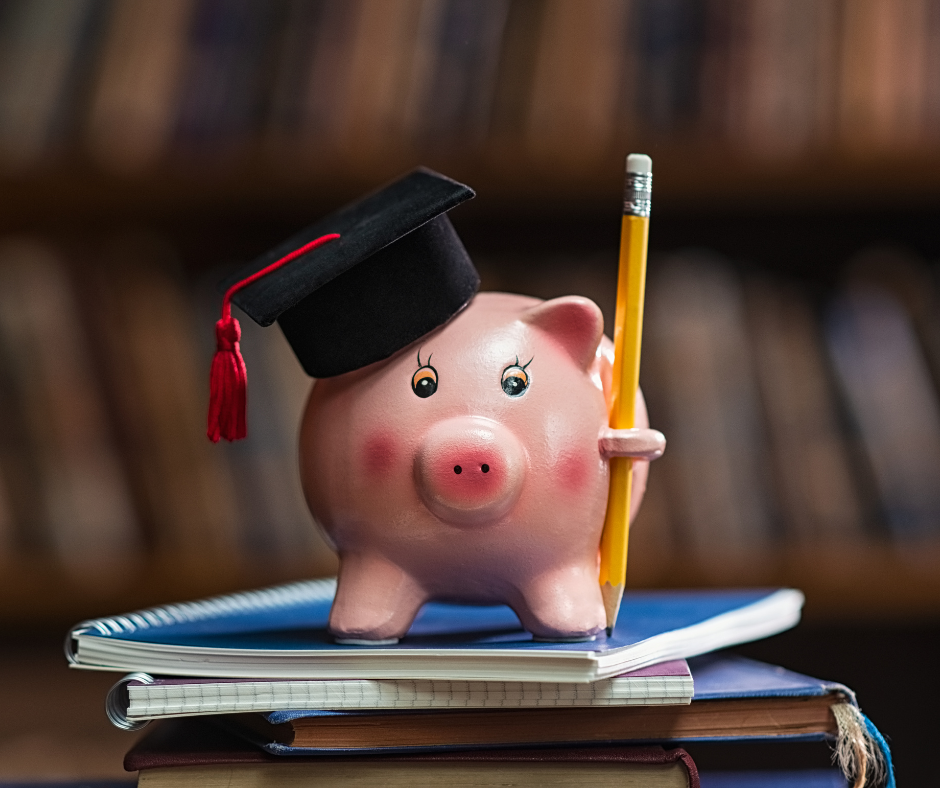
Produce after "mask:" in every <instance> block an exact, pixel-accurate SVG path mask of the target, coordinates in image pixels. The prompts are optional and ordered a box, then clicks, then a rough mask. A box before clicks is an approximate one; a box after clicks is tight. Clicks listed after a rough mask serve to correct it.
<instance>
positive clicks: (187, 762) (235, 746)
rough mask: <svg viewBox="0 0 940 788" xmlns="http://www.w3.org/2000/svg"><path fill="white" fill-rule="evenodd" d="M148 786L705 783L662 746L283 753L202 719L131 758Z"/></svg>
mask: <svg viewBox="0 0 940 788" xmlns="http://www.w3.org/2000/svg"><path fill="white" fill-rule="evenodd" d="M124 768H125V769H127V770H128V771H140V783H139V785H140V788H185V786H189V785H192V786H195V785H197V784H221V783H219V782H218V781H219V780H224V781H225V784H226V785H228V786H230V788H253V787H254V786H259V785H261V784H262V783H263V784H264V785H265V786H268V787H269V788H270V786H275V785H278V786H279V785H284V786H288V785H290V786H293V785H297V786H301V785H304V784H307V785H310V784H316V785H333V784H340V783H342V782H344V781H348V780H360V781H362V780H365V779H368V780H370V781H371V783H372V784H375V785H378V784H386V785H402V786H404V785H411V786H421V785H445V784H451V785H468V786H469V785H473V784H475V782H476V781H480V782H481V783H484V784H492V781H493V779H494V777H495V776H496V775H499V777H500V780H501V781H503V780H509V781H510V782H511V783H512V784H513V785H519V786H525V785H532V786H541V787H543V788H548V787H549V786H552V785H575V786H576V785H584V786H591V788H604V786H611V787H612V786H621V787H623V788H628V787H629V786H638V787H639V786H643V787H644V788H646V787H647V786H648V787H649V788H699V777H698V770H697V769H696V767H695V763H694V762H693V761H692V758H691V757H690V756H689V754H688V753H687V752H686V751H685V750H683V749H681V748H675V749H664V748H662V747H655V746H648V747H623V746H599V747H566V748H544V749H537V748H531V749H516V748H513V749H486V750H469V751H464V752H441V753H422V754H413V755H390V754H370V755H358V754H357V755H332V754H331V755H328V756H303V757H299V756H298V757H283V756H276V755H271V754H270V753H267V752H264V751H263V750H260V749H257V748H255V747H253V746H252V745H250V744H248V743H246V742H245V741H244V740H242V739H239V738H238V737H235V736H232V735H230V734H228V733H227V732H226V731H224V730H222V729H220V728H217V727H216V726H214V725H213V724H212V723H210V722H208V721H206V720H201V719H198V718H189V719H180V720H167V721H164V722H161V723H160V724H159V725H158V726H156V727H155V728H154V730H152V731H151V732H150V733H148V734H147V735H146V736H145V737H144V738H143V739H141V740H140V741H139V742H138V743H137V744H136V745H134V747H133V748H131V750H130V751H129V752H128V753H127V755H126V756H125V758H124Z"/></svg>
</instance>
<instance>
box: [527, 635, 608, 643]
mask: <svg viewBox="0 0 940 788" xmlns="http://www.w3.org/2000/svg"><path fill="white" fill-rule="evenodd" d="M532 640H534V641H535V642H536V643H590V642H591V641H592V640H597V635H572V636H571V637H558V638H546V637H539V636H538V635H533V636H532Z"/></svg>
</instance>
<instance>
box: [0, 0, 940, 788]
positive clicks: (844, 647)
mask: <svg viewBox="0 0 940 788" xmlns="http://www.w3.org/2000/svg"><path fill="white" fill-rule="evenodd" d="M938 143H940V0H265V1H264V2H262V1H261V0H2V1H0V690H2V691H3V693H4V697H5V699H6V701H7V702H6V706H5V707H6V708H7V709H14V710H19V711H16V713H12V712H11V713H9V714H8V715H5V716H6V718H7V719H6V721H3V720H0V777H10V776H21V777H30V776H34V777H35V776H39V775H40V773H42V774H46V773H49V774H58V773H59V772H56V769H59V770H60V771H61V773H62V774H79V773H81V774H84V775H86V776H88V775H90V776H94V775H98V776H102V775H104V774H105V772H107V773H108V774H115V775H120V754H121V753H122V752H123V750H124V749H126V747H127V746H128V745H129V739H128V738H127V736H128V735H127V734H122V733H119V732H117V731H110V730H107V723H104V724H103V725H101V726H100V730H99V728H98V727H96V726H99V723H100V722H101V720H103V714H101V712H100V708H99V705H100V704H101V703H103V697H104V689H106V687H107V686H108V684H109V683H110V681H111V677H108V676H91V675H66V671H65V668H64V661H63V660H62V659H61V657H60V656H59V652H58V642H59V640H60V638H61V636H62V635H63V634H64V632H65V630H66V628H67V627H68V625H70V624H72V623H74V622H75V621H77V620H80V619H82V618H85V617H91V616H97V615H104V614H111V613H117V612H120V611H124V610H130V609H133V608H137V607H141V606H145V605H151V604H157V603H161V602H170V601H176V600H181V599H187V598H191V597H194V596H199V595H205V594H210V593H217V592H223V591H228V590H233V589H236V588H244V587H249V586H254V585H259V584H265V583H273V582H279V581H284V580H290V579H295V578H299V577H311V576H317V575H324V574H330V573H332V572H333V571H335V566H336V563H335V559H334V557H333V556H332V554H331V553H330V551H329V549H328V548H327V547H326V545H325V544H324V543H323V541H322V539H320V537H319V535H318V533H317V531H316V529H315V527H314V525H313V523H312V522H311V520H310V518H309V515H308V514H307V512H306V508H305V506H304V504H303V500H302V496H301V494H300V489H299V481H298V479H297V470H296V462H295V454H296V446H295V434H296V425H297V423H298V419H299V414H300V411H301V409H302V407H303V403H304V399H305V397H306V393H307V390H308V388H309V380H308V379H306V378H305V377H304V375H303V373H302V372H301V371H300V370H299V368H298V367H297V365H296V363H295V362H294V361H293V359H292V356H291V351H290V350H289V348H288V347H287V345H286V343H285V342H284V340H283V338H282V337H281V335H280V332H279V331H277V330H276V329H271V330H268V331H263V330H261V329H258V328H257V327H256V326H255V325H254V323H252V322H251V321H250V320H245V321H242V327H243V331H244V341H243V349H244V352H245V356H246V358H247V359H248V363H249V366H250V368H251V374H252V386H251V401H250V406H249V423H250V425H251V430H250V437H249V439H248V440H247V441H243V442H241V443H239V444H236V445H232V446H227V445H226V446H212V445H211V444H209V443H208V441H207V440H206V439H205V437H204V435H205V410H206V400H207V376H208V369H209V363H210V359H211V353H212V350H213V349H214V347H213V346H214V338H213V323H214V320H215V319H216V317H217V311H218V307H219V296H218V293H217V292H216V290H215V282H216V281H217V280H218V279H219V278H220V277H221V276H222V275H223V274H224V273H226V272H228V271H229V270H231V269H232V268H233V267H234V266H236V265H238V264H241V263H244V262H246V261H248V260H250V259H252V258H253V257H254V256H255V255H257V254H259V253H261V252H263V251H265V250H266V249H267V248H268V247H269V246H271V245H273V244H275V243H277V242H279V241H281V240H283V238H284V237H286V236H287V235H289V234H291V233H293V232H294V231H296V230H297V229H299V228H301V227H302V226H304V225H305V224H308V223H310V222H311V221H313V220H314V219H316V218H317V217H319V216H320V215H322V214H324V213H326V212H328V211H329V210H331V209H334V208H336V207H338V206H340V205H342V204H343V203H344V202H345V201H347V200H349V199H352V198H354V197H356V196H358V195H359V194H361V193H363V192H364V191H368V190H371V189H374V188H376V187H378V186H379V185H381V184H382V183H384V182H385V181H387V180H389V179H391V178H393V177H395V176H396V175H398V174H400V173H402V172H404V171H406V170H408V169H410V168H411V167H414V166H416V165H419V164H424V165H427V166H430V167H432V168H434V169H437V170H439V171H441V172H443V173H445V174H447V175H450V176H451V177H454V178H456V179H458V180H462V181H464V182H466V183H468V184H469V185H471V186H472V187H474V188H475V189H476V190H477V192H478V196H477V198H476V199H475V200H474V201H472V202H471V203H470V204H468V205H466V206H464V207H461V208H459V209H458V210H456V211H454V212H453V214H452V215H451V218H452V220H453V222H454V224H455V226H456V227H457V229H458V231H459V232H460V233H461V235H462V237H463V239H464V242H465V244H466V246H467V248H468V250H469V252H470V254H471V256H472V257H473V259H474V260H475V262H476V264H477V266H478V268H479V269H480V271H481V274H482V276H483V286H484V288H485V289H491V290H508V291H513V292H523V293H528V294H532V295H538V296H542V297H552V296H557V295H565V294H570V293H576V294H581V295H586V296H589V297H591V298H593V299H594V300H595V301H597V303H598V304H599V305H600V306H601V308H602V309H603V310H604V313H605V317H606V320H607V324H608V326H610V325H612V319H613V307H614V295H615V287H616V275H617V274H616V270H617V248H618V236H619V227H620V222H619V216H620V210H621V205H620V201H621V189H622V179H623V175H622V173H623V159H624V155H625V154H626V153H627V152H630V151H642V152H645V153H649V154H650V155H651V156H652V157H653V160H654V171H655V179H654V192H653V194H654V202H653V217H652V224H651V236H650V245H651V258H650V268H649V286H648V295H647V312H646V323H645V336H644V356H643V364H642V373H641V383H642V385H643V387H644V390H645V393H646V397H647V401H648V404H649V410H650V416H651V421H652V423H653V426H655V427H657V428H659V429H661V430H663V432H665V433H666V435H667V437H668V440H669V451H668V452H667V454H666V456H665V457H664V458H663V459H662V460H660V461H658V462H657V463H656V464H655V465H654V467H653V469H652V473H651V478H650V485H649V491H648V493H647V499H646V502H645V504H644V507H643V509H642V511H641V513H640V515H639V518H638V521H637V523H636V524H635V526H634V528H633V531H632V536H631V551H630V568H629V583H630V584H632V585H633V586H635V587H671V586H735V585H749V586H751V585H792V586H796V587H799V588H802V589H803V590H804V591H805V592H806V595H807V607H806V623H804V624H803V625H801V627H800V629H799V630H797V631H796V632H795V633H790V634H788V635H784V636H780V637H778V638H775V639H773V640H771V641H768V642H767V643H765V644H759V645H758V646H755V647H752V650H751V651H750V652H748V653H754V654H756V655H759V656H761V657H762V658H765V659H768V660H770V661H776V662H780V663H782V664H785V665H786V666H787V667H791V668H794V669H797V670H803V671H806V672H809V673H816V674H819V675H821V676H822V677H824V678H829V679H835V680H840V681H844V682H846V683H848V684H850V685H852V686H853V687H854V688H855V689H856V690H857V691H858V692H859V695H860V699H861V702H862V705H863V708H864V709H865V710H866V711H867V712H868V713H869V714H870V716H872V718H873V719H874V720H875V721H876V722H877V723H878V724H880V725H881V727H882V729H883V730H884V732H885V733H886V734H887V735H888V736H889V738H891V739H892V740H893V741H894V743H895V749H896V752H897V754H898V761H899V763H898V769H899V775H901V776H905V777H906V779H912V778H915V777H916V776H917V775H918V774H919V772H917V769H918V768H921V769H926V765H924V764H923V763H921V757H920V756H919V754H918V750H917V748H918V745H919V743H921V742H922V741H923V740H924V739H925V737H927V736H929V735H930V734H933V735H936V734H940V730H938V725H937V723H936V721H934V720H933V719H932V717H931V716H930V715H929V709H930V708H931V704H932V703H933V702H936V701H938V700H940V697H938V694H940V691H938V690H937V689H936V688H935V687H933V686H932V684H933V683H932V682H930V681H928V682H927V683H928V686H926V687H920V686H919V685H918V677H919V676H928V675H929V671H930V670H931V669H932V668H933V666H934V665H935V664H936V658H937V656H938V648H937V646H938V641H940V627H938V626H937V624H938V621H940V571H938V570H940V560H938V559H940V302H938V294H940V291H938V286H940V265H938V263H937V261H938V260H940V233H938V231H937V228H938V227H940V223H938V218H940V216H938V209H940V145H938ZM745 651H746V650H745ZM899 665H903V666H904V667H903V669H898V666H899ZM95 682H97V683H95ZM98 685H100V687H99V686H98ZM44 687H45V688H49V692H50V693H54V694H55V696H56V697H57V698H58V699H59V700H58V701H57V702H58V703H59V704H60V708H62V709H63V710H69V711H67V713H64V714H56V713H54V712H53V713H52V714H51V715H50V717H51V719H50V718H46V719H41V720H40V719H38V718H37V719H36V720H35V724H33V723H30V724H33V727H29V725H26V724H25V723H24V719H23V718H24V714H25V712H24V711H23V709H25V708H27V707H28V706H29V705H35V704H36V703H37V702H38V701H37V700H36V698H37V695H36V693H38V692H40V691H41V690H42V688H44ZM99 690H100V691H99ZM81 693H85V694H86V695H87V697H89V698H91V697H95V698H98V700H96V701H95V704H97V705H94V707H93V708H92V707H91V706H89V704H88V703H86V702H85V700H84V698H85V695H82V694H81ZM50 702H51V701H50ZM17 704H19V705H17ZM918 710H919V711H918ZM81 714H84V715H86V717H87V718H88V722H87V726H88V727H87V728H82V729H83V730H87V731H89V732H88V733H87V738H86V739H76V738H75V731H76V729H77V726H76V722H75V721H76V720H77V719H79V717H80V715H81ZM76 715H79V716H76ZM25 716H29V715H25ZM60 718H61V726H62V728H61V736H62V739H61V740H62V741H63V742H72V744H71V745H69V746H65V745H63V746H62V747H61V748H60V750H59V752H60V756H61V757H60V760H61V763H60V764H59V765H56V764H58V763H59V762H57V761H55V759H51V760H50V759H49V757H48V753H47V752H46V751H45V748H46V743H47V742H48V737H49V735H50V729H49V728H48V726H50V725H52V726H54V725H56V724H59V723H56V722H55V720H56V719H60ZM82 719H84V718H82ZM84 724H85V723H83V725H84ZM24 726H25V727H24ZM78 727H81V726H78ZM70 737H71V738H70ZM82 742H84V743H82ZM109 747H110V748H111V749H108V748H109ZM30 748H32V749H30ZM24 753H26V755H24ZM30 753H32V754H31V755H30ZM70 753H71V754H70ZM703 757H705V758H707V757H711V756H708V755H707V754H706V755H705V756H703ZM89 759H90V760H89ZM115 759H117V760H115ZM4 764H6V765H7V766H6V767H4ZM11 764H12V765H11ZM40 764H41V766H40ZM4 768H6V771H4ZM926 773H927V772H926V771H924V772H923V774H926ZM925 779H926V778H925Z"/></svg>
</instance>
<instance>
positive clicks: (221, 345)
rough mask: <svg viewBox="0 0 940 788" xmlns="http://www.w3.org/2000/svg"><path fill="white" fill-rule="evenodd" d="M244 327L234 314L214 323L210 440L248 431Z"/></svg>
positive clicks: (231, 438)
mask: <svg viewBox="0 0 940 788" xmlns="http://www.w3.org/2000/svg"><path fill="white" fill-rule="evenodd" d="M241 335H242V330H241V326H239V325H238V320H236V319H235V318H234V317H232V316H231V314H229V315H227V316H225V317H223V318H222V319H221V320H219V321H217V322H216V324H215V341H216V349H215V356H214V357H213V358H212V371H211V372H210V373H209V429H208V435H209V440H210V441H212V442H213V443H218V442H219V438H225V440H227V441H237V440H241V439H242V438H244V437H245V436H246V435H247V434H248V425H247V420H246V417H245V410H246V408H247V404H248V370H246V369H245V360H244V359H243V358H242V354H241V350H240V349H239V347H238V340H239V339H241Z"/></svg>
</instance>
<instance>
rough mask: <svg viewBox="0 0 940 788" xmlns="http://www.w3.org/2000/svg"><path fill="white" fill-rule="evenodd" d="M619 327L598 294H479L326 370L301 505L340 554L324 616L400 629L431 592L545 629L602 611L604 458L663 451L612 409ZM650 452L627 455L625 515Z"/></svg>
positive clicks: (345, 625)
mask: <svg viewBox="0 0 940 788" xmlns="http://www.w3.org/2000/svg"><path fill="white" fill-rule="evenodd" d="M612 363H613V348H612V345H611V342H610V341H609V340H608V339H607V338H606V337H604V336H603V317H602V315H601V312H600V310H599V309H598V307H597V306H596V305H595V304H594V302H592V301H590V300H588V299H586V298H580V297H575V296H570V297H565V298H557V299H554V300H551V301H544V302H543V301H540V300H538V299H535V298H529V297H524V296H518V295H508V294H503V293H481V294H478V295H477V296H476V297H475V298H474V299H473V300H472V301H471V302H470V304H469V306H467V308H466V309H464V310H463V311H462V312H460V313H459V314H458V315H457V316H456V317H454V318H453V319H452V320H450V321H449V322H448V323H446V324H445V325H443V326H442V327H440V328H438V329H437V330H436V331H433V332H432V333H430V334H428V335H426V336H424V337H423V338H422V339H420V340H419V341H418V342H416V343H414V344H412V345H411V346H410V347H408V348H406V349H405V350H402V351H400V352H398V353H396V354H395V355H393V356H392V357H391V358H389V359H387V360H385V361H380V362H377V363H374V364H371V365H369V366H366V367H363V368H362V369H358V370H355V371H353V372H348V373H346V374H343V375H339V376H336V377H333V378H325V379H321V380H318V381H317V382H316V384H315V385H314V387H313V391H312V393H311V395H310V400H309V402H308V405H307V410H306V413H305V415H304V419H303V424H302V427H301V436H300V462H301V478H302V481H303V486H304V492H305V494H306V497H307V501H308V503H309V505H310V508H311V510H312V512H313V514H314V516H315V517H316V518H317V520H318V521H319V522H320V524H321V525H322V526H323V528H324V530H325V531H326V533H327V535H328V537H329V538H330V539H331V540H332V542H333V543H334V545H335V547H336V549H337V551H338V553H339V556H340V573H339V581H338V588H337V593H336V598H335V601H334V603H333V608H332V611H331V614H330V622H329V626H330V630H331V632H332V633H333V634H334V635H335V636H336V638H337V639H338V640H340V641H342V642H352V643H377V642H393V641H394V640H395V639H397V638H400V637H401V636H403V635H404V634H405V633H406V632H407V630H408V628H409V626H410V625H411V623H412V620H413V619H414V617H415V615H416V614H417V612H418V610H419V609H420V608H421V606H422V605H423V604H424V603H425V602H427V601H429V600H431V599H435V600H444V601H459V602H473V603H483V604H488V603H505V604H507V605H509V606H510V607H511V608H512V609H513V610H514V611H515V612H516V614H517V615H518V616H519V619H520V620H521V622H522V624H523V626H524V627H525V628H526V629H527V630H529V632H531V633H532V634H533V635H534V636H535V637H537V638H542V639H589V638H592V637H593V636H595V635H596V634H597V633H598V632H600V631H601V629H603V627H604V625H605V617H604V607H603V603H602V600H601V593H600V587H599V585H598V545H599V543H600V537H601V531H602V529H603V524H604V515H605V508H606V504H607V493H608V478H609V477H608V462H607V460H608V458H609V457H611V456H615V455H619V456H630V457H636V458H641V459H643V460H648V459H652V458H655V457H658V456H659V455H660V454H661V453H662V451H663V448H664V446H665V439H664V438H663V436H662V434H661V433H659V432H656V431H654V430H650V429H648V428H647V427H648V420H647V414H646V408H645V405H644V404H643V401H642V398H639V399H638V405H637V418H636V422H637V424H638V425H640V427H641V428H639V429H636V430H611V429H609V428H608V427H607V423H608V416H607V397H609V394H610V380H611V372H612ZM648 468H649V464H648V462H645V461H641V462H636V463H635V464H634V467H633V491H634V492H633V500H632V507H631V518H632V517H633V516H634V515H635V514H636V511H637V509H638V507H639V505H640V502H641V499H642V497H643V492H644V489H645V485H646V476H647V473H648Z"/></svg>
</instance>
